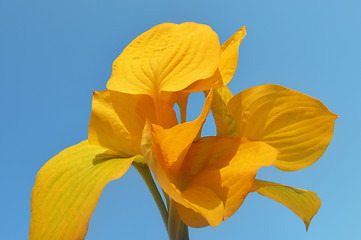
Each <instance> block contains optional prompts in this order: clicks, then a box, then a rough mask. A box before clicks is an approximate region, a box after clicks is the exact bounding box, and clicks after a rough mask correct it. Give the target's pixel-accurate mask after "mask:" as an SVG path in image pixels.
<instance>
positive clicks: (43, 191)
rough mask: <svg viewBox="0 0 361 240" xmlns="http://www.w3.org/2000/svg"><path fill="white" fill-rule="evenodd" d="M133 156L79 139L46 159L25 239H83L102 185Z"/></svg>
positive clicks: (34, 190)
mask: <svg viewBox="0 0 361 240" xmlns="http://www.w3.org/2000/svg"><path fill="white" fill-rule="evenodd" d="M133 158H134V157H133ZM133 158H119V157H118V156H116V155H113V153H112V152H110V151H109V150H107V149H105V148H102V147H98V146H94V145H89V144H88V141H83V142H81V143H79V144H77V145H74V146H72V147H70V148H67V149H65V150H63V151H62V152H60V153H59V154H58V155H56V156H55V157H53V158H52V159H50V160H49V161H48V162H47V163H46V164H45V165H44V166H43V167H42V168H41V169H40V171H39V173H38V175H37V176H36V181H35V186H34V188H33V191H32V195H31V223H30V235H29V239H31V240H37V239H52V240H63V239H84V237H85V235H86V232H87V229H88V223H89V220H90V217H91V215H92V213H93V211H94V208H95V206H96V204H97V202H98V199H99V197H100V194H101V192H102V190H103V188H104V187H105V185H106V184H107V183H108V182H110V181H111V180H114V179H117V178H120V177H121V176H122V175H123V174H124V173H125V172H126V171H127V170H128V168H129V167H130V165H131V163H132V161H133Z"/></svg>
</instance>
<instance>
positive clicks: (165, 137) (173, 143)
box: [151, 90, 213, 175]
mask: <svg viewBox="0 0 361 240" xmlns="http://www.w3.org/2000/svg"><path fill="white" fill-rule="evenodd" d="M212 97H213V90H211V91H210V93H209V94H208V96H207V98H206V101H205V102H204V107H203V110H202V112H201V114H200V115H199V117H198V118H197V119H196V120H194V121H192V122H185V123H182V124H179V125H176V126H174V127H172V128H168V129H164V128H163V127H162V126H158V125H152V126H151V129H152V134H153V138H154V141H155V142H156V144H157V145H158V146H159V154H160V156H163V157H162V159H164V161H162V164H163V165H164V167H166V168H167V169H169V171H170V172H172V174H173V175H178V174H179V171H180V167H181V165H182V162H183V160H184V158H185V154H186V153H187V151H188V149H189V148H190V146H191V144H192V142H193V141H194V140H195V138H196V137H197V135H198V132H199V131H200V130H201V128H202V126H203V124H204V122H205V120H206V117H207V115H208V113H209V111H210V107H211V102H212ZM157 154H158V152H157ZM158 161H161V160H158Z"/></svg>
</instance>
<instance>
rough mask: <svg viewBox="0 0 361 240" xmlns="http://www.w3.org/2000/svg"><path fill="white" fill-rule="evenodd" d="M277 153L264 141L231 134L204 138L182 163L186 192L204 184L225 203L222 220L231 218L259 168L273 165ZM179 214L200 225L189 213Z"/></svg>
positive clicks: (185, 220)
mask: <svg viewBox="0 0 361 240" xmlns="http://www.w3.org/2000/svg"><path fill="white" fill-rule="evenodd" d="M277 154H278V151H277V150H276V149H274V148H273V147H271V146H269V145H268V144H266V143H263V142H253V141H248V140H246V139H240V138H231V137H205V138H201V139H199V140H198V141H196V142H195V143H193V144H192V146H191V148H190V149H189V151H188V153H187V156H186V159H185V161H184V163H183V165H182V171H183V172H182V176H181V179H182V180H183V182H181V184H180V187H181V189H184V190H183V191H182V193H184V192H186V191H189V190H192V189H194V188H196V189H199V188H200V187H203V188H206V189H209V190H211V191H212V192H213V193H215V196H216V197H217V198H219V199H220V200H221V201H222V202H223V206H224V209H223V213H222V215H223V216H222V219H227V218H229V217H230V216H232V215H233V214H234V213H235V212H236V211H237V210H238V208H239V207H240V206H241V204H242V203H243V201H244V198H245V197H246V196H247V194H248V192H249V190H250V188H251V187H252V185H253V181H254V179H255V176H256V173H257V171H258V170H259V168H261V167H264V166H271V165H272V164H273V163H274V161H275V160H276V157H277ZM193 192H194V194H200V196H202V195H206V193H198V192H195V191H193ZM208 195H209V194H208ZM210 196H212V195H210ZM192 202H193V204H196V205H198V206H200V205H202V204H203V202H202V201H198V202H195V201H192ZM179 214H180V216H181V217H182V219H183V220H184V222H185V223H186V224H187V225H189V226H195V225H196V223H195V222H193V221H194V219H193V217H194V216H192V215H190V213H189V212H186V213H185V214H183V213H182V211H180V213H179ZM187 216H189V217H188V218H187Z"/></svg>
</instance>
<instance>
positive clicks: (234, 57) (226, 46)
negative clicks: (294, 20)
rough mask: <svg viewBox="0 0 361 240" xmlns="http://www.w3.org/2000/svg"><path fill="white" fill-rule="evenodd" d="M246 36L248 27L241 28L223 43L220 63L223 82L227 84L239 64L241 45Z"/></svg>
mask: <svg viewBox="0 0 361 240" xmlns="http://www.w3.org/2000/svg"><path fill="white" fill-rule="evenodd" d="M245 36H246V27H242V28H241V29H239V30H238V31H237V32H236V33H235V34H233V36H232V37H230V38H229V39H228V40H227V41H226V42H225V43H223V44H222V46H221V48H222V55H221V61H220V63H219V71H220V72H221V75H222V79H223V84H224V86H225V85H227V84H228V83H229V82H230V81H231V80H232V78H233V75H234V73H235V72H236V69H237V65H238V52H239V45H240V44H241V42H242V40H243V38H244V37H245Z"/></svg>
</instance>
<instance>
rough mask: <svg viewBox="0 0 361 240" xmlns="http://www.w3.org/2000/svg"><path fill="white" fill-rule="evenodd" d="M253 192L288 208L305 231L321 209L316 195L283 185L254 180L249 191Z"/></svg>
mask: <svg viewBox="0 0 361 240" xmlns="http://www.w3.org/2000/svg"><path fill="white" fill-rule="evenodd" d="M254 191H257V192H258V193H259V194H261V195H263V196H266V197H269V198H271V199H273V200H275V201H277V202H279V203H281V204H283V205H285V206H286V207H288V208H289V209H290V210H292V211H293V212H294V213H295V214H297V216H299V217H300V218H301V219H302V220H303V222H304V223H305V225H306V229H308V226H309V225H310V223H311V219H312V218H313V216H315V215H316V213H317V211H318V209H319V208H320V207H321V200H320V199H319V198H318V197H317V194H316V193H314V192H311V191H307V190H303V189H299V188H294V187H289V186H286V185H283V184H278V183H273V182H268V181H263V180H258V179H256V180H255V182H254V185H253V187H252V189H251V192H254Z"/></svg>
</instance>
